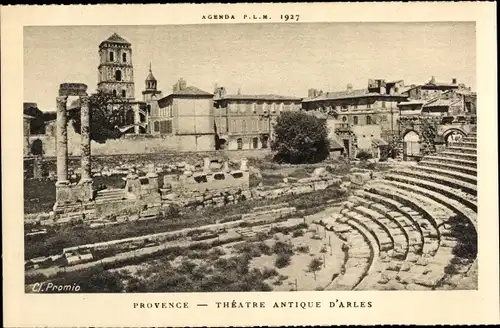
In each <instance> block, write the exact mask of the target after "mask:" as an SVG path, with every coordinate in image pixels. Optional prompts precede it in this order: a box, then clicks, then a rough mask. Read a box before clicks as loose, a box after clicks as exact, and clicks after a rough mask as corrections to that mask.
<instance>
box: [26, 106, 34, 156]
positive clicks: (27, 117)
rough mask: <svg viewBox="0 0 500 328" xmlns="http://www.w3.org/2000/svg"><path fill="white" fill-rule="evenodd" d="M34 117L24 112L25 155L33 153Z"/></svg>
mask: <svg viewBox="0 0 500 328" xmlns="http://www.w3.org/2000/svg"><path fill="white" fill-rule="evenodd" d="M32 119H34V117H33V116H30V115H26V114H24V117H23V137H24V138H23V156H24V157H26V156H29V155H31V151H30V134H31V133H30V121H31V120H32Z"/></svg>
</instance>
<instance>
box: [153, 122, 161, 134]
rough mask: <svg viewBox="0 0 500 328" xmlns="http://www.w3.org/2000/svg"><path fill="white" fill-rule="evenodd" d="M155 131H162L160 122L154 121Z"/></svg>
mask: <svg viewBox="0 0 500 328" xmlns="http://www.w3.org/2000/svg"><path fill="white" fill-rule="evenodd" d="M154 131H155V132H160V122H158V121H155V123H154Z"/></svg>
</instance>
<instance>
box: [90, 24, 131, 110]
mask: <svg viewBox="0 0 500 328" xmlns="http://www.w3.org/2000/svg"><path fill="white" fill-rule="evenodd" d="M99 58H100V63H99V66H98V72H99V76H98V82H97V89H98V90H102V91H106V92H110V93H113V95H115V96H118V97H122V98H125V99H129V100H134V98H135V96H134V94H135V88H134V67H133V65H132V45H131V44H130V42H128V41H127V40H125V39H124V38H122V37H121V36H119V35H118V34H116V33H113V35H111V36H110V37H109V38H108V39H106V40H104V41H102V42H101V43H100V44H99Z"/></svg>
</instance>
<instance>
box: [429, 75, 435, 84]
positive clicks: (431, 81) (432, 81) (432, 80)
mask: <svg viewBox="0 0 500 328" xmlns="http://www.w3.org/2000/svg"><path fill="white" fill-rule="evenodd" d="M429 83H431V84H434V83H436V78H435V77H434V76H432V77H431V80H430V81H429Z"/></svg>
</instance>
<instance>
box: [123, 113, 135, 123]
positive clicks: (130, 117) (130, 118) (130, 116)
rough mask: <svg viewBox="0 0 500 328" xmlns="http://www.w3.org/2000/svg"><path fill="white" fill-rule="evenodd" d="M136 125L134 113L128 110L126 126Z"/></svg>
mask: <svg viewBox="0 0 500 328" xmlns="http://www.w3.org/2000/svg"><path fill="white" fill-rule="evenodd" d="M130 124H134V111H133V110H131V109H130V110H128V111H127V113H126V114H125V125H130Z"/></svg>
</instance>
